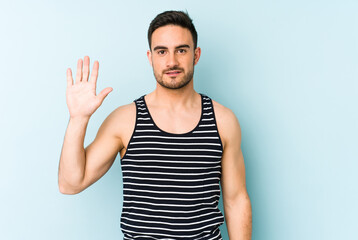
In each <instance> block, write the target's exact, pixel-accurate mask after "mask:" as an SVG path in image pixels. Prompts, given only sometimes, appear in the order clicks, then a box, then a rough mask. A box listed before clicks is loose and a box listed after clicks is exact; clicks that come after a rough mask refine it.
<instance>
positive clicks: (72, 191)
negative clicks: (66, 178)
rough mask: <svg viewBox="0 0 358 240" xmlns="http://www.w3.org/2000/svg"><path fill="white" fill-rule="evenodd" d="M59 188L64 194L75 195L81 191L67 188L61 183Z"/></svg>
mask: <svg viewBox="0 0 358 240" xmlns="http://www.w3.org/2000/svg"><path fill="white" fill-rule="evenodd" d="M58 189H59V191H60V193H62V194H64V195H74V194H77V193H79V191H75V190H74V189H70V188H66V187H64V186H62V185H59V186H58Z"/></svg>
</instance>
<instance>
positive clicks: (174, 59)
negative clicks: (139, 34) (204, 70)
mask: <svg viewBox="0 0 358 240" xmlns="http://www.w3.org/2000/svg"><path fill="white" fill-rule="evenodd" d="M148 41H149V47H150V50H148V52H147V56H148V59H149V62H150V64H151V65H152V67H153V72H154V76H155V78H156V80H157V82H158V83H159V84H160V85H161V86H162V87H165V88H168V89H179V88H182V87H184V86H186V85H188V83H190V82H191V80H192V79H193V75H194V65H195V64H196V63H197V62H198V60H199V57H200V54H201V49H200V48H199V47H197V45H196V44H197V33H196V30H195V27H194V25H193V23H192V20H191V19H190V18H189V16H188V15H187V14H186V13H184V12H179V11H167V12H164V13H161V14H159V15H158V16H157V17H155V18H154V20H153V21H152V22H151V24H150V26H149V29H148Z"/></svg>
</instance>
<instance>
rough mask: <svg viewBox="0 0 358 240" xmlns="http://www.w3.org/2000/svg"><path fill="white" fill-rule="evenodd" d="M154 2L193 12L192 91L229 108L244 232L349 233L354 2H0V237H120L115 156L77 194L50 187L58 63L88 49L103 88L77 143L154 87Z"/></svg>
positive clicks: (61, 69) (356, 32) (61, 81)
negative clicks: (247, 219)
mask: <svg viewBox="0 0 358 240" xmlns="http://www.w3.org/2000/svg"><path fill="white" fill-rule="evenodd" d="M165 10H184V11H186V10H187V11H188V13H189V15H190V16H191V17H192V18H193V20H194V24H195V26H196V28H197V31H198V34H199V40H198V45H199V46H200V47H201V48H202V56H201V59H200V61H199V63H198V65H197V66H196V67H195V75H194V83H195V84H194V86H195V89H196V91H197V92H201V93H205V94H207V95H208V96H209V97H211V98H212V99H214V100H216V101H218V102H219V103H221V104H223V105H225V106H226V107H228V108H230V109H232V111H233V112H234V113H235V114H236V116H237V117H238V119H239V122H240V125H241V129H242V145H241V147H242V150H243V154H244V158H245V165H246V175H247V176H246V179H247V189H248V193H249V195H250V198H251V202H252V209H253V239H255V240H256V239H258V240H261V239H262V240H281V239H282V240H287V239H292V240H296V239H297V240H298V239H329V240H330V239H332V240H333V239H357V238H358V234H357V232H356V227H357V220H356V219H357V215H358V211H357V210H358V208H357V202H358V193H357V180H358V177H357V174H356V171H357V167H358V164H357V160H358V157H357V155H358V141H357V135H358V124H357V122H358V111H357V102H358V97H357V96H358V84H357V81H358V27H357V26H358V14H357V12H358V2H357V1H355V0H351V1H350V0H340V1H338V0H337V1H330V0H325V1H323V0H322V1H319V0H318V1H315V0H295V1H287V0H272V1H265V0H254V1H248V0H246V1H244V0H239V1H208V0H205V1H187V0H182V1H144V0H143V1H118V0H117V1H115V0H101V1H88V0H87V1H76V0H72V1H68V0H62V1H55V0H52V1H50V0H48V1H39V0H33V1H25V0H23V1H10V0H1V1H0V36H1V37H0V81H1V85H0V86H1V93H0V104H1V105H0V109H1V110H0V111H1V117H0V128H1V129H0V239H4V240H23V239H34V240H47V239H52V240H60V239H61V240H62V239H66V240H77V239H87V240H100V239H108V240H114V239H122V233H121V230H120V225H119V224H120V222H119V220H120V214H121V208H122V179H121V177H122V174H121V167H120V161H119V156H118V157H117V159H116V161H115V163H114V164H113V166H112V168H111V169H110V170H109V171H108V173H107V174H106V175H105V176H104V177H103V178H101V179H100V180H99V181H98V182H96V183H95V184H93V185H92V186H91V187H89V188H88V189H86V190H85V191H83V192H82V193H80V194H78V195H63V194H61V193H60V192H59V190H58V186H57V171H58V162H59V157H60V152H61V147H62V142H63V137H64V133H65V130H66V127H67V124H68V120H69V113H68V110H67V105H66V98H65V92H66V69H67V68H68V67H70V68H72V69H73V71H74V72H75V70H74V69H75V68H76V63H77V60H78V59H79V58H83V57H84V56H85V55H89V56H90V58H91V67H92V64H93V61H94V60H98V61H99V63H100V72H99V79H98V92H99V91H100V90H102V89H103V88H105V87H113V89H114V90H113V92H112V93H110V94H109V96H108V97H107V98H106V99H105V101H104V103H103V105H102V106H101V107H100V108H99V109H98V110H97V111H96V112H95V114H94V115H93V116H92V118H91V120H90V123H89V125H88V128H87V135H86V139H85V146H87V145H88V144H89V143H90V142H91V141H92V140H93V139H94V137H95V136H96V133H97V130H98V128H99V126H100V125H101V123H102V122H103V120H104V119H105V118H106V117H107V116H108V114H110V113H111V112H112V111H113V110H114V109H115V108H117V107H118V106H121V105H124V104H128V103H130V102H132V101H133V100H134V99H136V98H137V97H139V96H141V95H143V94H145V93H149V92H151V91H153V90H154V88H155V83H156V82H155V79H154V77H153V73H152V69H151V67H150V65H149V63H148V61H147V58H146V51H147V49H148V43H147V38H146V37H147V35H146V34H147V29H148V26H149V23H150V21H151V20H152V19H153V18H154V17H155V16H156V15H157V14H158V13H160V12H162V11H165ZM220 208H221V209H222V201H221V202H220ZM222 210H223V209H222ZM221 230H222V235H223V237H224V239H225V240H227V239H228V235H227V230H226V226H225V225H223V226H222V227H221Z"/></svg>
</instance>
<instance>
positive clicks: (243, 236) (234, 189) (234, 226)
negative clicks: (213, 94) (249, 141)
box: [217, 105, 252, 240]
mask: <svg viewBox="0 0 358 240" xmlns="http://www.w3.org/2000/svg"><path fill="white" fill-rule="evenodd" d="M217 108H218V113H219V114H218V116H220V117H219V118H218V126H219V127H220V128H219V132H220V134H221V137H222V141H223V145H224V151H223V157H222V177H221V186H222V192H223V201H224V212H225V219H226V225H227V229H228V233H229V238H230V240H238V239H240V240H249V239H251V231H252V213H251V202H250V199H249V196H248V194H247V191H246V183H245V165H244V157H243V154H242V151H241V129H240V125H239V122H238V120H237V118H236V116H235V114H234V113H233V112H232V111H231V110H230V109H228V108H225V107H223V106H222V105H221V106H220V107H219V106H218V107H217Z"/></svg>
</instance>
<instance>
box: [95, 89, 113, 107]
mask: <svg viewBox="0 0 358 240" xmlns="http://www.w3.org/2000/svg"><path fill="white" fill-rule="evenodd" d="M112 90H113V88H111V87H108V88H105V89H103V90H102V91H101V92H100V93H99V94H98V95H97V97H99V99H100V101H101V104H102V102H103V100H104V98H105V97H107V95H108V94H109V93H110V92H112Z"/></svg>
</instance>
